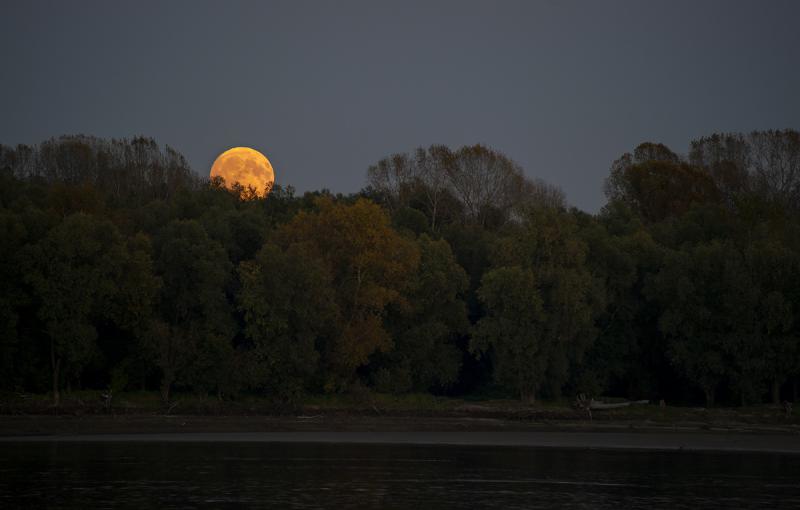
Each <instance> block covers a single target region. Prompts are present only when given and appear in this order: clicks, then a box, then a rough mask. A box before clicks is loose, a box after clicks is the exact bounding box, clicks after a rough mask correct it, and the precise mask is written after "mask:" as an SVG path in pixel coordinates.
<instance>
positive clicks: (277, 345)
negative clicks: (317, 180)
mask: <svg viewBox="0 0 800 510" xmlns="http://www.w3.org/2000/svg"><path fill="white" fill-rule="evenodd" d="M798 140H800V138H799V137H798V133H797V132H796V131H792V130H784V131H764V132H754V133H750V134H746V135H745V134H717V135H711V136H709V137H704V138H701V139H698V140H695V141H694V142H692V144H691V147H690V152H689V155H688V157H687V158H684V157H682V156H681V155H679V154H677V153H675V152H673V151H671V150H670V149H669V148H667V147H666V146H664V145H662V144H657V143H645V144H641V145H640V146H638V147H637V148H636V149H634V150H633V151H632V152H631V153H629V154H625V155H623V156H622V157H620V158H619V159H618V160H617V161H615V162H614V163H613V165H612V169H611V172H610V175H609V178H608V181H607V189H606V191H607V193H608V196H609V198H610V201H609V203H608V204H607V205H606V207H604V209H603V210H602V211H601V212H600V213H599V214H596V215H592V214H587V213H583V212H580V211H577V210H574V209H573V210H568V209H567V207H566V204H565V200H564V196H563V193H561V192H560V190H558V189H557V188H555V187H553V186H550V185H547V184H546V183H544V182H542V181H540V180H537V179H531V178H528V177H526V176H525V174H524V173H523V171H522V169H521V168H520V167H519V166H518V165H517V164H516V163H514V162H513V161H512V160H511V159H509V158H508V157H506V156H505V155H503V154H501V153H499V152H497V151H495V150H493V149H491V148H488V147H485V146H481V145H476V146H467V147H462V148H460V149H456V150H451V149H449V148H447V147H444V146H431V147H428V148H420V149H417V150H416V151H414V152H413V153H410V154H398V155H394V156H391V157H389V158H386V159H384V160H381V161H380V162H378V164H376V165H375V166H374V167H372V168H371V169H370V170H369V171H368V179H369V186H368V188H366V189H365V190H363V191H361V192H360V193H358V194H355V195H348V196H344V195H341V194H339V195H334V194H332V193H330V192H329V191H326V190H322V191H317V192H307V193H305V194H303V195H302V196H295V194H294V190H293V189H292V188H290V187H289V188H282V187H280V186H276V187H275V188H274V189H273V190H272V193H271V195H270V196H269V198H267V199H263V198H257V197H251V196H246V193H245V194H242V193H239V192H237V191H236V190H234V191H233V192H231V191H229V190H227V189H225V188H224V187H221V186H220V183H219V182H215V181H211V182H209V181H205V180H202V179H198V178H196V177H194V176H193V174H191V172H190V171H189V169H188V165H186V163H185V160H184V159H183V158H182V156H180V155H179V154H178V153H176V152H175V151H174V150H172V149H170V148H164V149H162V148H160V147H159V146H158V145H157V144H156V143H155V142H154V141H153V140H151V139H147V138H135V139H131V140H111V141H106V140H100V139H95V138H92V137H85V136H71V137H61V138H58V139H51V140H48V141H46V142H44V143H42V144H39V145H37V146H17V147H15V148H10V147H5V146H0V239H1V240H2V243H0V282H2V293H0V389H3V390H17V391H20V390H24V391H37V392H43V391H45V390H46V389H47V388H48V387H51V388H52V391H53V397H54V398H55V399H56V401H58V399H59V396H60V394H61V392H62V391H63V390H64V389H66V390H67V391H69V389H70V388H72V387H74V388H92V389H103V390H106V389H107V388H109V387H110V388H112V389H113V391H114V392H115V393H117V392H119V391H122V390H124V389H127V390H132V389H145V390H146V389H155V388H158V387H160V389H161V391H162V398H163V399H164V400H165V401H167V402H169V403H170V404H169V405H171V406H172V405H175V404H176V402H177V400H180V399H182V398H185V394H183V395H181V394H180V393H181V392H192V393H196V394H201V395H206V394H215V395H216V397H217V398H218V399H219V398H229V399H243V398H244V399H246V398H248V397H247V396H246V393H247V392H249V393H251V394H252V393H256V394H259V397H258V398H261V396H263V397H264V398H266V399H269V401H271V402H273V403H277V404H279V406H280V408H286V407H287V406H288V407H292V406H294V405H295V404H296V403H297V402H299V401H301V399H302V395H303V394H305V393H318V392H323V391H324V392H327V393H329V394H336V395H337V396H329V397H327V398H328V399H331V400H334V399H339V398H341V399H356V400H357V401H358V402H359V405H363V406H371V405H373V402H374V401H375V399H378V398H388V399H395V400H397V401H400V400H402V399H403V398H406V397H388V396H384V397H379V396H377V395H376V394H375V393H373V390H374V389H377V390H379V391H385V392H390V393H392V394H394V395H396V394H398V393H406V392H412V391H413V392H430V393H433V394H443V393H446V394H451V395H452V394H460V393H465V392H473V395H488V394H491V395H494V396H497V397H503V398H506V397H509V396H511V395H513V396H519V397H522V398H523V399H525V400H528V401H531V400H533V399H534V397H539V396H543V397H545V398H548V397H549V398H554V399H558V398H560V395H561V394H562V392H564V393H566V394H567V395H568V396H569V397H570V398H571V397H572V396H573V395H574V394H575V393H578V392H584V393H588V394H590V395H593V396H599V395H601V394H606V395H611V396H621V397H628V398H637V399H638V398H649V399H654V400H657V399H662V398H663V399H666V400H667V401H669V402H682V403H695V402H697V401H702V399H703V396H705V400H706V402H707V404H708V405H712V404H714V402H715V401H716V400H721V401H722V402H724V403H728V404H730V403H734V402H735V403H740V404H748V403H758V402H763V401H764V400H766V399H770V400H772V401H773V402H779V401H781V400H783V399H785V398H787V397H790V393H796V391H797V388H798V386H800V361H799V360H800V321H799V320H798V317H799V316H800V308H798V306H799V305H798V303H800V290H799V289H800V241H798V240H800V221H799V218H798V213H800V210H798V207H797V204H798V203H800V200H798V197H800V194H799V193H800V185H799V184H798V182H800V167H798V162H800V158H799V157H798V155H799V154H800V143H798ZM240 191H241V190H240ZM793 389H794V392H792V390H793ZM173 391H177V392H178V393H179V395H178V396H177V397H176V396H175V395H174V393H173ZM193 398H199V399H201V400H202V401H204V402H205V400H206V397H205V396H202V397H199V396H198V397H193ZM254 398H255V397H254ZM408 398H411V397H408ZM428 398H434V397H428ZM790 398H791V399H794V398H796V396H795V395H792V396H791V397H790ZM203 406H205V407H203V408H204V409H207V408H209V407H208V406H207V404H203ZM218 408H219V407H218ZM367 408H368V407H367Z"/></svg>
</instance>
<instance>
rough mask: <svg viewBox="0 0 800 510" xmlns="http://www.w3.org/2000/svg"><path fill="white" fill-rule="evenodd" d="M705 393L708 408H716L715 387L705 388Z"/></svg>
mask: <svg viewBox="0 0 800 510" xmlns="http://www.w3.org/2000/svg"><path fill="white" fill-rule="evenodd" d="M703 392H704V393H705V394H706V407H708V408H711V407H714V387H713V386H706V387H704V388H703Z"/></svg>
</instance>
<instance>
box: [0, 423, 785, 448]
mask: <svg viewBox="0 0 800 510" xmlns="http://www.w3.org/2000/svg"><path fill="white" fill-rule="evenodd" d="M28 441H36V442H41V441H69V442H75V441H151V442H154V441H155V442H226V441H227V442H281V443H291V442H314V443H363V444H368V443H372V444H378V443H383V444H420V445H425V444H431V445H433V444H441V445H476V446H480V445H482V446H529V447H552V448H611V449H637V450H686V451H731V452H770V453H790V454H800V434H798V433H797V431H796V430H793V429H791V428H790V429H786V428H776V429H765V428H763V427H762V428H759V429H745V428H741V427H731V428H711V429H710V428H708V427H705V426H698V424H691V423H683V424H674V425H671V426H664V425H663V424H661V425H657V424H637V425H635V426H634V425H633V424H630V423H608V422H606V423H602V424H600V423H591V422H575V423H564V422H559V423H557V424H548V423H531V422H520V421H507V420H496V419H476V418H430V417H404V418H398V417H391V418H390V417H374V418H366V417H356V418H353V417H344V418H331V417H326V416H286V417H241V416H82V417H70V416H36V415H26V416H0V442H28Z"/></svg>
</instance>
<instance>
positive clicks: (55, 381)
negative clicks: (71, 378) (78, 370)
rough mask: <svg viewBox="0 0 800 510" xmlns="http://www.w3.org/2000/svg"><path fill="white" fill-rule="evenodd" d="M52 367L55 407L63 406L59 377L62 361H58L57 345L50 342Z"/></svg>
mask: <svg viewBox="0 0 800 510" xmlns="http://www.w3.org/2000/svg"><path fill="white" fill-rule="evenodd" d="M50 366H51V367H52V368H53V405H55V406H56V407H58V405H59V404H61V395H60V394H59V392H58V375H59V369H60V368H61V359H60V358H59V359H56V347H55V344H54V343H53V342H52V341H51V342H50Z"/></svg>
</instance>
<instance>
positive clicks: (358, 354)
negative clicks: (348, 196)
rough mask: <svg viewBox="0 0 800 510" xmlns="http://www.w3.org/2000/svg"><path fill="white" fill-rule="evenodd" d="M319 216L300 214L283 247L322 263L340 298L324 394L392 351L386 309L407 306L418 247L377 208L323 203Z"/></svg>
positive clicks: (286, 233) (322, 200)
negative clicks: (297, 247)
mask: <svg viewBox="0 0 800 510" xmlns="http://www.w3.org/2000/svg"><path fill="white" fill-rule="evenodd" d="M316 207H317V210H318V211H317V212H311V213H306V212H300V213H299V214H297V216H295V218H294V219H293V220H292V221H291V222H290V223H289V224H287V225H286V226H284V227H283V228H282V229H281V235H280V237H281V239H282V244H283V246H286V247H288V246H290V245H292V244H301V245H304V246H305V247H307V249H308V252H309V253H310V254H311V255H312V256H314V257H316V258H319V259H320V260H321V261H322V262H323V264H324V266H325V268H326V270H327V271H328V273H329V274H330V276H331V281H332V284H333V287H334V290H335V293H336V305H337V307H338V309H339V311H340V314H339V318H338V320H337V321H336V324H335V328H336V334H335V335H334V337H333V338H332V339H331V341H330V342H329V343H328V344H327V345H326V346H325V347H324V350H323V359H324V365H325V367H326V383H325V386H326V389H327V390H329V391H333V390H336V389H341V388H342V387H344V386H345V385H347V384H349V383H350V382H351V380H352V379H353V377H354V375H355V370H356V369H357V368H358V367H360V366H362V365H364V364H366V363H367V361H368V359H369V356H370V355H371V354H373V353H375V352H378V351H388V350H389V349H391V348H392V339H391V337H390V335H389V333H388V332H387V331H386V329H385V327H384V324H383V319H384V316H385V313H386V307H387V306H388V305H389V304H392V303H395V304H398V305H401V306H405V305H406V304H405V302H404V299H403V291H404V290H405V288H406V286H407V285H408V277H409V276H410V275H411V274H412V272H413V271H414V270H415V269H416V267H417V265H418V264H419V252H418V250H417V249H416V246H415V245H414V243H413V242H412V241H410V240H408V239H406V238H404V237H402V236H400V235H399V234H398V233H397V232H395V231H394V230H392V228H391V227H390V226H389V218H388V216H387V215H386V213H385V212H384V211H383V210H381V208H380V207H378V206H377V205H375V204H373V203H371V202H369V201H367V200H363V199H359V200H357V201H356V202H355V203H354V204H352V205H346V204H341V203H336V202H333V201H332V200H330V199H328V198H320V199H318V200H317V202H316Z"/></svg>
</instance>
